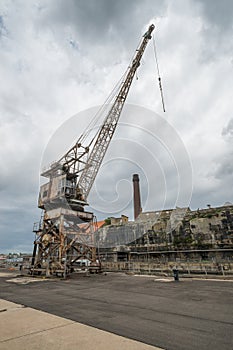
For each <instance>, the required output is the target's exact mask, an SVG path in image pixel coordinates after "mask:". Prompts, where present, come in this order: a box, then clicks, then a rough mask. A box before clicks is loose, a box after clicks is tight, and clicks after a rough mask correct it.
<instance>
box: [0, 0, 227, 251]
mask: <svg viewBox="0 0 233 350" xmlns="http://www.w3.org/2000/svg"><path fill="white" fill-rule="evenodd" d="M150 23H154V24H155V25H156V30H155V41H156V47H157V52H158V57H159V64H160V71H161V75H162V81H163V90H164V96H165V102H166V109H167V111H166V113H163V112H162V107H161V100H160V95H159V90H158V84H157V75H156V67H155V62H154V56H153V55H154V52H153V45H152V42H150V43H149V45H148V47H147V49H146V53H145V55H144V57H143V60H142V64H141V67H140V69H139V70H138V80H136V79H135V81H134V82H133V84H132V88H131V91H130V94H129V97H128V100H127V103H129V105H127V106H126V109H125V111H124V113H123V114H122V116H121V122H120V125H119V128H118V130H117V132H116V135H115V138H114V140H113V141H112V144H111V146H110V149H109V152H108V154H107V155H106V158H105V161H104V164H103V167H102V169H101V170H100V173H99V176H98V178H97V179H96V183H95V186H94V188H93V191H92V193H90V197H89V202H90V206H91V208H90V209H93V210H94V211H95V213H96V214H97V216H98V218H99V219H102V218H104V217H107V216H109V215H120V214H121V213H123V214H126V215H129V216H130V218H131V219H132V217H133V212H132V192H131V190H132V188H131V178H132V174H133V173H134V172H138V173H139V174H140V177H141V187H142V206H143V209H144V210H154V209H156V210H157V209H162V208H167V207H174V206H176V205H177V204H178V205H186V204H187V205H190V207H191V208H192V209H195V208H198V207H199V208H204V207H206V205H207V204H211V205H212V206H218V205H222V204H223V203H225V202H227V201H230V202H232V201H233V186H232V183H233V181H232V180H233V162H232V156H233V148H232V146H233V114H232V109H231V104H232V91H233V38H232V29H233V3H232V1H230V0H228V1H227V0H222V1H217V0H177V1H156V0H144V1H140V0H128V1H123V0H118V1H115V0H95V1H94V0H86V1H84V0H83V1H82V0H76V1H75V0H67V1H64V0H48V1H45V0H43V1H40V0H38V1H20V0H18V1H6V0H2V1H1V3H0V63H1V64H0V82H1V83H0V140H1V148H0V159H1V172H0V191H1V197H0V200H1V203H0V205H1V212H0V252H10V251H21V252H22V251H27V252H31V250H32V242H33V234H32V232H31V231H32V224H33V222H35V221H38V220H39V218H40V214H41V213H40V210H39V209H37V197H38V190H39V186H40V181H41V180H40V177H39V173H40V168H41V163H42V164H43V165H45V164H44V163H45V160H46V161H52V160H55V159H52V157H60V156H61V155H62V152H64V151H65V150H66V149H67V147H69V146H71V145H72V143H73V142H74V141H75V139H76V137H78V136H79V135H80V134H81V133H82V131H83V128H84V127H85V123H87V121H88V120H89V119H90V118H91V114H92V112H94V111H95V108H96V106H98V105H101V104H102V103H103V102H104V101H105V99H106V98H107V96H108V94H109V93H110V91H111V90H112V88H113V87H114V85H115V83H116V82H117V81H118V79H119V77H120V76H121V75H122V74H123V72H124V70H125V69H126V68H127V66H128V64H129V62H130V59H131V57H132V54H133V53H134V50H135V49H136V46H137V44H138V42H139V39H140V38H141V36H142V35H143V33H144V32H145V30H146V29H147V27H148V25H149V24H150ZM135 105H137V106H136V107H135ZM67 130H69V132H67ZM63 131H64V132H65V134H64V137H63V134H62V132H63ZM71 131H72V132H71ZM70 132H71V133H70ZM67 135H68V136H67ZM191 167H192V171H190V169H191ZM177 174H178V175H179V176H178V175H177ZM190 186H191V187H192V186H193V189H192V196H191V198H190V199H189V197H190ZM108 188H110V189H111V190H110V191H109V190H108ZM180 193H181V194H182V198H181V199H180V200H177V198H178V197H179V195H180ZM178 199H179V198H178ZM185 201H186V202H188V203H185Z"/></svg>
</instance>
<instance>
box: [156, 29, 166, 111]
mask: <svg viewBox="0 0 233 350" xmlns="http://www.w3.org/2000/svg"><path fill="white" fill-rule="evenodd" d="M153 48H154V55H155V62H156V67H157V74H158V81H159V90H160V95H161V100H162V105H163V111H164V112H165V103H164V96H163V88H162V80H161V76H160V72H159V62H158V55H157V50H156V46H155V38H154V35H153Z"/></svg>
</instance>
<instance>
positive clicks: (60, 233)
mask: <svg viewBox="0 0 233 350" xmlns="http://www.w3.org/2000/svg"><path fill="white" fill-rule="evenodd" d="M80 214H81V213H79V212H77V211H74V210H71V209H67V208H55V209H52V210H49V211H45V212H44V215H43V217H42V220H41V222H40V223H36V224H34V228H33V232H35V241H34V249H33V257H32V263H31V267H30V273H31V274H32V275H46V276H47V277H50V276H62V277H66V276H68V275H69V274H70V273H71V272H73V271H75V268H76V267H77V266H80V263H79V262H80V261H82V262H86V266H85V268H86V270H87V271H88V272H90V273H99V272H101V264H100V259H98V256H97V251H96V247H95V242H94V233H95V232H96V226H95V220H94V217H93V214H92V213H89V212H83V213H82V218H83V219H85V221H83V220H82V219H81V218H80V216H81V215H80ZM84 264H85V263H84Z"/></svg>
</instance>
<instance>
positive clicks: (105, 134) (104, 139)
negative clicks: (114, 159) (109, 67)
mask: <svg viewBox="0 0 233 350" xmlns="http://www.w3.org/2000/svg"><path fill="white" fill-rule="evenodd" d="M153 30H154V25H153V24H151V25H150V26H149V29H148V31H147V32H146V33H145V34H144V36H143V40H142V42H141V44H140V45H139V48H138V49H137V50H136V53H135V56H134V58H133V60H132V63H131V65H130V66H129V68H128V73H127V75H126V78H125V80H124V82H123V84H122V87H121V89H120V91H119V93H118V94H117V97H116V99H115V102H114V103H113V105H112V107H111V109H110V111H109V112H108V114H107V116H106V118H105V120H104V122H103V125H102V127H101V129H100V131H99V134H98V136H97V139H96V142H95V144H94V146H93V148H92V151H91V153H90V155H89V157H88V159H87V163H86V166H85V168H84V169H83V171H82V174H81V176H80V179H79V181H78V188H79V189H80V190H81V192H82V194H83V196H84V198H85V199H86V198H87V196H88V194H89V192H90V190H91V188H92V185H93V183H94V181H95V178H96V175H97V173H98V170H99V168H100V166H101V163H102V161H103V158H104V156H105V153H106V151H107V149H108V146H109V144H110V141H111V139H112V137H113V134H114V132H115V129H116V126H117V123H118V120H119V118H120V115H121V112H122V109H123V107H124V104H125V101H126V97H127V95H128V92H129V89H130V86H131V83H132V81H133V78H134V75H135V73H136V70H137V68H138V67H139V65H140V61H141V58H142V55H143V53H144V51H145V48H146V46H147V43H148V41H149V40H150V39H151V33H152V31H153Z"/></svg>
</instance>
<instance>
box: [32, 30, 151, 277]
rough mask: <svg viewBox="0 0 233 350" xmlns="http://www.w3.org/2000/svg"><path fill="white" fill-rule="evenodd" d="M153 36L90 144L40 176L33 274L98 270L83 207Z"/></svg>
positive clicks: (79, 144)
mask: <svg viewBox="0 0 233 350" xmlns="http://www.w3.org/2000/svg"><path fill="white" fill-rule="evenodd" d="M153 30H154V25H153V24H151V25H150V26H149V28H148V30H147V32H146V33H145V34H144V35H143V38H142V40H141V42H140V44H139V47H138V48H137V49H136V52H135V54H134V57H133V59H132V62H131V63H130V66H129V67H128V69H127V71H126V73H125V75H124V80H123V82H122V83H121V85H120V89H119V90H118V93H117V94H116V97H115V100H114V102H113V104H112V105H111V107H110V109H109V110H108V111H107V114H106V116H105V118H104V121H103V123H102V125H101V127H100V129H99V130H98V132H97V133H96V135H95V137H94V138H92V141H91V143H90V144H88V145H87V146H85V145H84V144H83V142H82V140H83V136H81V137H80V138H79V140H78V141H77V142H76V143H75V145H74V146H73V147H72V148H71V149H70V150H69V151H68V152H67V153H66V154H65V155H64V156H63V157H62V158H61V159H60V160H59V161H57V162H55V163H53V164H52V165H51V166H50V167H49V169H47V170H46V171H44V172H43V173H42V174H41V175H42V176H43V177H46V178H48V182H47V183H45V184H43V185H42V186H41V188H40V194H39V200H38V207H39V208H41V209H42V210H43V215H42V218H41V221H40V223H38V224H36V225H35V227H34V229H33V231H34V232H35V241H34V249H33V257H32V263H31V268H30V271H31V273H32V274H42V273H45V274H46V275H47V276H48V275H51V274H53V275H54V274H57V275H58V274H61V275H63V276H66V275H67V274H69V273H70V272H72V269H73V266H74V264H75V262H76V261H77V260H79V259H87V260H88V261H90V266H89V268H90V269H91V270H93V269H94V270H99V269H100V266H99V264H98V259H97V258H96V249H95V242H94V235H93V232H94V228H93V213H91V212H87V211H85V206H86V205H87V197H88V194H89V192H90V190H91V188H92V185H93V183H94V181H95V178H96V175H97V173H98V170H99V168H100V166H101V163H102V161H103V158H104V156H105V153H106V151H107V149H108V146H109V144H110V141H111V139H112V137H113V134H114V132H115V129H116V127H117V123H118V120H119V118H120V115H121V112H122V108H123V106H124V103H125V101H126V98H127V95H128V92H129V89H130V86H131V83H132V81H133V78H134V76H135V73H136V71H137V69H138V67H139V65H140V61H141V58H142V56H143V53H144V51H145V48H146V46H147V44H148V42H149V40H150V39H151V33H152V31H153Z"/></svg>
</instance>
